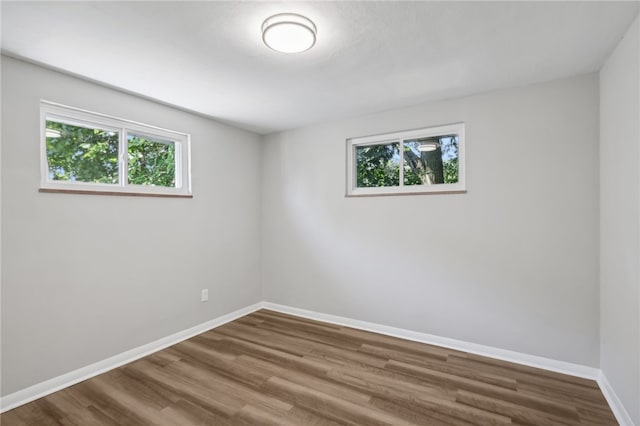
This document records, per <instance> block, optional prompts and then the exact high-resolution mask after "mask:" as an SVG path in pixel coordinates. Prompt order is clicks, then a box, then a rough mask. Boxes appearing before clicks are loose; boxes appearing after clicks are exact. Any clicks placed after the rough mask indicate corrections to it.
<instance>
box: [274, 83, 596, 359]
mask: <svg viewBox="0 0 640 426" xmlns="http://www.w3.org/2000/svg"><path fill="white" fill-rule="evenodd" d="M458 121H464V122H465V123H466V138H467V139H466V142H467V189H468V193H467V194H462V195H419V196H415V195H414V196H390V197H370V198H345V197H344V193H345V151H346V150H345V139H346V138H349V137H355V136H363V135H371V134H376V133H382V132H390V131H396V130H404V129H412V128H418V127H423V126H431V125H438V124H444V123H452V122H458ZM264 143H265V145H264V147H263V166H262V190H263V199H264V203H263V205H262V232H263V241H262V247H263V283H264V293H265V299H266V300H267V301H271V302H275V303H281V304H285V305H291V306H295V307H299V308H304V309H309V310H314V311H319V312H324V313H329V314H335V315H340V316H345V317H351V318H355V319H359V320H365V321H371V322H375V323H380V324H385V325H390V326H396V327H401V328H405V329H411V330H415V331H420V332H426V333H431V334H435V335H440V336H445V337H450V338H455V339H461V340H466V341H470V342H475V343H480V344H484V345H489V346H494V347H499V348H504V349H509V350H514V351H519V352H524V353H527V354H533V355H539V356H544V357H549V358H552V359H557V360H564V361H568V362H574V363H578V364H583V365H588V366H594V367H595V366H598V363H599V359H598V358H599V338H598V334H599V333H598V330H599V324H598V232H597V229H598V79H597V75H595V74H591V75H587V76H580V77H576V78H571V79H566V80H560V81H555V82H551V83H547V84H541V85H536V86H529V87H524V88H517V89H512V90H505V91H499V92H492V93H487V94H482V95H478V96H473V97H468V98H464V99H458V100H451V101H445V102H438V103H433V104H427V105H421V106H417V107H414V108H408V109H402V110H395V111H390V112H386V113H382V114H376V115H369V116H364V117H359V118H353V119H348V120H343V121H339V122H334V123H329V124H325V125H319V126H314V127H307V128H303V129H299V130H294V131H287V132H283V133H279V134H273V135H270V136H267V137H266V138H265V141H264Z"/></svg>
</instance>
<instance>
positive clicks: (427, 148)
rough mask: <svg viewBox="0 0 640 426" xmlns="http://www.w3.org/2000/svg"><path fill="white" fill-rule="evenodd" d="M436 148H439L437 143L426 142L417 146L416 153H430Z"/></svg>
mask: <svg viewBox="0 0 640 426" xmlns="http://www.w3.org/2000/svg"><path fill="white" fill-rule="evenodd" d="M438 148H440V144H439V143H438V142H427V143H423V144H420V145H418V151H421V152H431V151H435V150H436V149H438Z"/></svg>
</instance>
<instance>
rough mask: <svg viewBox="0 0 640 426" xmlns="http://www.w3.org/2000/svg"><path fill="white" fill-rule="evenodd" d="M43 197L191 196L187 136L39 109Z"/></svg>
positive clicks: (51, 107) (54, 107) (58, 108)
mask: <svg viewBox="0 0 640 426" xmlns="http://www.w3.org/2000/svg"><path fill="white" fill-rule="evenodd" d="M40 115H41V149H40V150H41V168H42V170H41V175H42V177H41V188H40V190H41V191H43V192H75V191H78V192H85V193H86V192H89V193H91V192H96V193H110V194H123V195H126V194H135V195H151V196H154V195H155V196H186V197H189V196H191V177H190V164H189V160H190V159H189V155H190V152H189V143H190V140H189V139H190V138H189V135H188V134H185V133H179V132H174V131H171V130H166V129H161V128H158V127H154V126H149V125H146V124H141V123H136V122H133V121H129V120H124V119H120V118H115V117H110V116H107V115H103V114H98V113H92V112H88V111H84V110H80V109H77V108H71V107H67V106H63V105H59V104H55V103H51V102H47V101H42V102H41V103H40Z"/></svg>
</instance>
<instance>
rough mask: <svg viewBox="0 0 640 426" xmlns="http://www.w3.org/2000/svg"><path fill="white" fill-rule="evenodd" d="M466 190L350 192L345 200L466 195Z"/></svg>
mask: <svg viewBox="0 0 640 426" xmlns="http://www.w3.org/2000/svg"><path fill="white" fill-rule="evenodd" d="M466 193H467V190H466V189H451V190H445V191H403V192H401V191H389V192H366V193H363V192H351V193H347V194H345V197H346V198H359V197H393V196H398V195H399V196H404V195H447V194H466Z"/></svg>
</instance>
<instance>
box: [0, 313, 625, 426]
mask: <svg viewBox="0 0 640 426" xmlns="http://www.w3.org/2000/svg"><path fill="white" fill-rule="evenodd" d="M0 423H1V424H2V426H13V425H38V426H46V425H77V426H86V425H181V426H187V425H222V426H225V425H294V426H306V425H310V426H316V425H317V426H335V425H393V426H401V425H436V426H438V425H450V426H468V425H506V424H511V425H545V426H551V425H554V426H555V425H559V426H563V425H564V426H566V425H615V424H617V423H616V421H615V418H614V417H613V414H612V412H611V410H610V408H609V406H608V405H607V403H606V401H605V399H604V397H603V396H602V393H601V392H600V389H599V388H598V385H597V384H596V383H595V382H594V381H591V380H586V379H580V378H576V377H572V376H566V375H562V374H557V373H552V372H549V371H545V370H540V369H535V368H531V367H526V366H522V365H518V364H512V363H508V362H504V361H499V360H495V359H491V358H486V357H482V356H477V355H472V354H468V353H464V352H458V351H455V350H449V349H445V348H441V347H437V346H431V345H425V344H421V343H416V342H411V341H406V340H401V339H396V338H392V337H388V336H383V335H379V334H375V333H369V332H365V331H359V330H355V329H352V328H347V327H340V326H336V325H332V324H327V323H322V322H317V321H311V320H307V319H303V318H298V317H294V316H290V315H285V314H281V313H277V312H272V311H268V310H261V311H258V312H255V313H253V314H250V315H248V316H246V317H243V318H240V319H238V320H236V321H233V322H231V323H228V324H226V325H224V326H222V327H219V328H216V329H214V330H211V331H209V332H206V333H203V334H201V335H199V336H196V337H194V338H192V339H189V340H186V341H184V342H182V343H179V344H177V345H175V346H172V347H170V348H168V349H165V350H163V351H160V352H157V353H155V354H153V355H151V356H148V357H146V358H143V359H140V360H138V361H135V362H132V363H130V364H127V365H125V366H123V367H120V368H117V369H115V370H112V371H110V372H108V373H105V374H102V375H100V376H97V377H94V378H92V379H90V380H87V381H85V382H82V383H79V384H77V385H75V386H72V387H69V388H67V389H64V390H62V391H60V392H56V393H54V394H51V395H49V396H47V397H44V398H41V399H39V400H37V401H34V402H31V403H29V404H26V405H23V406H21V407H18V408H16V409H14V410H11V411H8V412H6V413H4V414H2V415H1V416H0Z"/></svg>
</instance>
